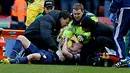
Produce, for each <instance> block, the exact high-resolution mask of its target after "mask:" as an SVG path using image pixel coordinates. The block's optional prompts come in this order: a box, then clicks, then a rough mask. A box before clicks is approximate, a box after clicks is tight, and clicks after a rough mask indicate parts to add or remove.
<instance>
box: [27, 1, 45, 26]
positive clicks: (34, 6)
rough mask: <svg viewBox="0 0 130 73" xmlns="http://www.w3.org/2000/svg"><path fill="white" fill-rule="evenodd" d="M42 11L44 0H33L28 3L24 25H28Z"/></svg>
mask: <svg viewBox="0 0 130 73" xmlns="http://www.w3.org/2000/svg"><path fill="white" fill-rule="evenodd" d="M43 11H44V0H35V1H34V2H33V3H31V4H28V7H27V17H26V26H27V27H28V26H29V25H30V24H31V23H32V22H33V21H34V20H35V18H36V16H37V15H38V14H39V13H42V12H43Z"/></svg>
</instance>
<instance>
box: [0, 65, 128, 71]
mask: <svg viewBox="0 0 130 73" xmlns="http://www.w3.org/2000/svg"><path fill="white" fill-rule="evenodd" d="M0 73H130V68H112V67H94V66H71V65H34V64H9V65H7V64H0Z"/></svg>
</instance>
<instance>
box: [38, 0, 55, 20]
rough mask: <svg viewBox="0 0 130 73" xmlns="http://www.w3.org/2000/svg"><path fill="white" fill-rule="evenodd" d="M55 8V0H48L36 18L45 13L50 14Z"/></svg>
mask: <svg viewBox="0 0 130 73" xmlns="http://www.w3.org/2000/svg"><path fill="white" fill-rule="evenodd" d="M54 8H55V2H54V0H46V1H45V3H44V11H43V12H42V13H39V14H38V15H37V17H36V19H37V18H39V17H41V16H44V15H45V14H48V13H49V12H51V11H52V10H54Z"/></svg>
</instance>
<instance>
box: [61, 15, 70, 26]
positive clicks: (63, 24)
mask: <svg viewBox="0 0 130 73" xmlns="http://www.w3.org/2000/svg"><path fill="white" fill-rule="evenodd" d="M69 21H70V20H69V18H67V19H64V18H63V17H62V18H61V19H60V23H61V27H64V26H67V25H68V23H69Z"/></svg>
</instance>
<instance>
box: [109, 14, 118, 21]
mask: <svg viewBox="0 0 130 73" xmlns="http://www.w3.org/2000/svg"><path fill="white" fill-rule="evenodd" d="M109 18H110V21H111V22H113V23H114V22H115V20H116V18H117V15H116V13H111V14H110V17H109Z"/></svg>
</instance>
